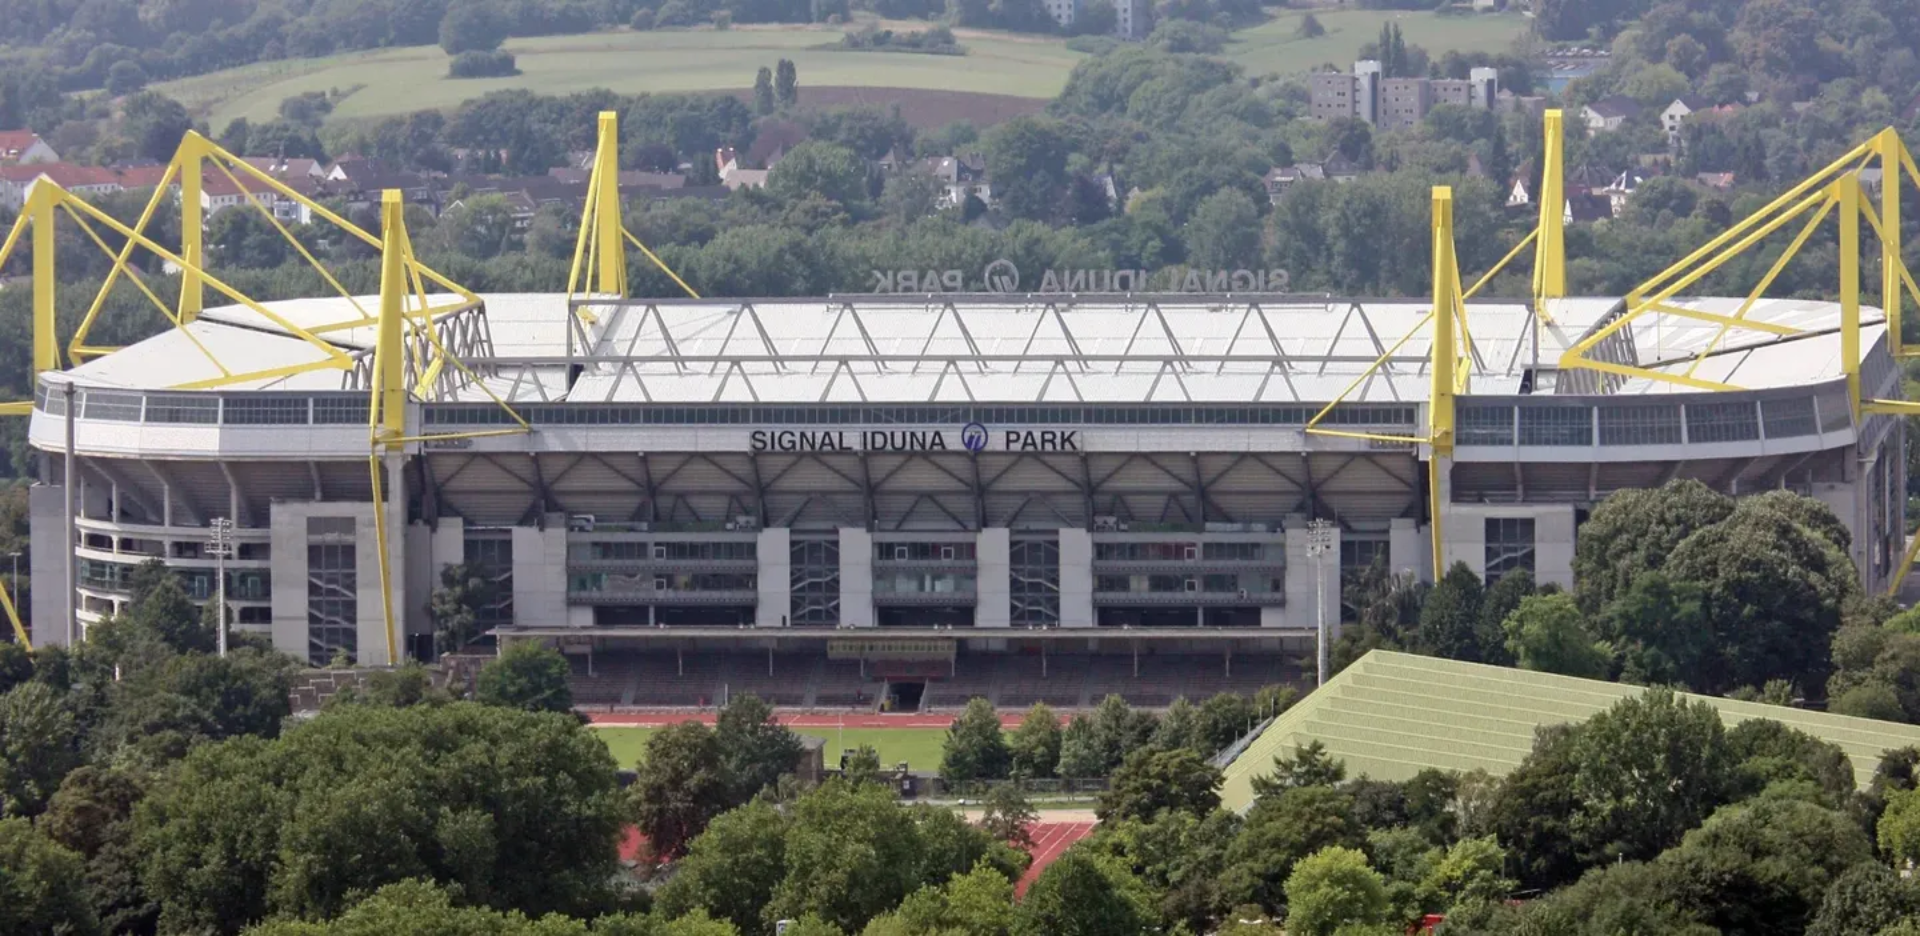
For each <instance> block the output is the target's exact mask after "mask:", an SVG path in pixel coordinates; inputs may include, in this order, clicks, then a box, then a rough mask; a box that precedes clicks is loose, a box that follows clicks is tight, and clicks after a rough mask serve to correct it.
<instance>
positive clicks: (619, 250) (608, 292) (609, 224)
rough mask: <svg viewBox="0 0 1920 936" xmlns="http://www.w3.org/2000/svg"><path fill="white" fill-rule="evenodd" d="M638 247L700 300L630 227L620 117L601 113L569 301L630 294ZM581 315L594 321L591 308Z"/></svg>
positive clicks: (569, 279)
mask: <svg viewBox="0 0 1920 936" xmlns="http://www.w3.org/2000/svg"><path fill="white" fill-rule="evenodd" d="M629 243H630V244H632V245H633V246H634V247H636V248H638V249H639V251H640V253H641V254H642V255H644V256H645V257H646V258H647V260H649V261H650V262H652V263H653V265H654V266H655V267H658V268H659V269H660V272H662V273H665V274H667V277H668V278H669V279H671V280H673V281H674V283H676V284H678V285H679V287H680V288H681V289H683V290H686V293H687V295H689V296H692V297H693V298H695V299H698V298H700V294H699V293H697V292H695V291H694V289H693V287H692V286H689V285H687V281H686V280H684V279H681V278H680V274H678V273H675V272H674V271H673V268H672V267H669V266H667V264H666V261H664V260H661V259H660V255H659V254H656V253H654V252H653V251H652V250H651V249H649V248H648V247H647V245H646V244H644V243H641V241H640V238H638V237H635V236H634V235H633V232H632V231H629V230H627V228H626V222H625V219H623V218H622V217H621V215H620V115H619V114H618V113H616V112H614V111H601V112H600V122H599V127H598V135H597V137H596V141H595V144H594V149H593V171H592V172H591V173H589V174H588V176H587V200H586V205H585V206H584V208H583V209H582V210H581V213H580V234H579V237H578V238H576V239H575V241H574V245H573V268H572V269H571V270H569V271H568V273H567V299H568V301H569V302H571V301H572V299H573V297H575V296H579V295H587V296H612V297H614V298H618V299H624V298H626V296H627V250H626V245H627V244H629ZM579 314H580V316H581V318H584V319H586V320H588V321H592V320H593V314H592V313H591V312H589V311H587V310H586V309H581V310H580V311H579Z"/></svg>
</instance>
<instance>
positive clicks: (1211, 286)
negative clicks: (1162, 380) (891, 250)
mask: <svg viewBox="0 0 1920 936" xmlns="http://www.w3.org/2000/svg"><path fill="white" fill-rule="evenodd" d="M872 272H873V292H874V293H876V294H881V295H886V294H896V295H898V294H919V293H957V292H989V293H1017V292H1020V291H1021V288H1020V284H1021V276H1020V269H1019V268H1018V267H1016V266H1014V265H1013V261H1011V260H1008V259H1006V258H1004V257H1003V258H1001V259H999V260H995V261H993V262H992V263H989V264H987V266H986V269H985V270H982V271H981V273H980V275H979V276H978V277H977V278H970V277H968V276H967V275H966V272H965V271H962V270H874V271H872ZM1292 281H1293V278H1292V277H1291V276H1289V275H1288V273H1287V271H1286V270H1203V269H1197V268H1193V267H1169V268H1167V269H1165V270H1159V271H1154V270H1111V269H1065V270H1053V269H1047V270H1042V271H1040V275H1039V277H1038V278H1037V281H1036V280H1035V279H1033V278H1029V279H1028V280H1027V281H1026V282H1028V283H1029V284H1033V285H1030V286H1029V288H1028V289H1027V290H1026V291H1027V292H1028V293H1038V294H1056V293H1130V292H1167V293H1275V292H1285V291H1286V290H1287V287H1288V286H1289V285H1290V284H1291V283H1292Z"/></svg>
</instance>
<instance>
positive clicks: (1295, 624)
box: [1260, 523, 1340, 637]
mask: <svg viewBox="0 0 1920 936" xmlns="http://www.w3.org/2000/svg"><path fill="white" fill-rule="evenodd" d="M1286 536H1287V579H1286V585H1287V606H1286V608H1285V611H1286V614H1285V615H1284V616H1283V617H1282V618H1281V620H1282V621H1283V622H1284V623H1283V624H1281V625H1280V626H1283V627H1285V628H1287V629H1289V630H1300V631H1305V632H1309V633H1312V632H1314V631H1315V630H1316V629H1317V628H1318V626H1319V621H1320V617H1319V615H1320V601H1321V598H1322V597H1323V596H1324V598H1325V600H1326V614H1327V633H1328V636H1329V637H1338V636H1340V528H1339V527H1335V528H1334V530H1333V544H1332V546H1331V547H1330V548H1329V549H1328V550H1327V553H1326V555H1324V556H1322V557H1321V558H1320V575H1321V579H1322V584H1324V586H1325V589H1324V595H1323V591H1322V589H1321V588H1318V587H1316V586H1315V581H1314V560H1313V557H1312V556H1310V555H1308V554H1307V526H1306V524H1305V523H1289V524H1287V532H1286ZM1260 623H1261V624H1262V625H1267V616H1266V615H1264V614H1262V615H1261V616H1260Z"/></svg>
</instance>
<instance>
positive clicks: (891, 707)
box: [880, 682, 927, 713]
mask: <svg viewBox="0 0 1920 936" xmlns="http://www.w3.org/2000/svg"><path fill="white" fill-rule="evenodd" d="M926 694H927V684H926V683H925V682H889V683H887V695H886V698H885V700H883V701H882V702H881V703H880V710H881V711H883V712H901V713H906V712H918V711H920V700H921V699H923V698H925V697H926Z"/></svg>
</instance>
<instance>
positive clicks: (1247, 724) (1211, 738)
mask: <svg viewBox="0 0 1920 936" xmlns="http://www.w3.org/2000/svg"><path fill="white" fill-rule="evenodd" d="M1253 725H1254V713H1253V704H1252V703H1251V702H1249V701H1247V697H1246V696H1243V695H1241V694H1239V693H1237V692H1222V693H1219V694H1216V695H1213V696H1210V697H1208V699H1207V701H1205V702H1202V703H1200V736H1201V737H1202V738H1204V739H1206V745H1207V749H1208V750H1209V751H1224V750H1226V749H1227V748H1229V747H1231V746H1232V745H1233V743H1234V742H1235V741H1238V740H1240V736H1241V735H1244V734H1246V733H1247V732H1248V731H1250V730H1252V728H1253Z"/></svg>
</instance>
